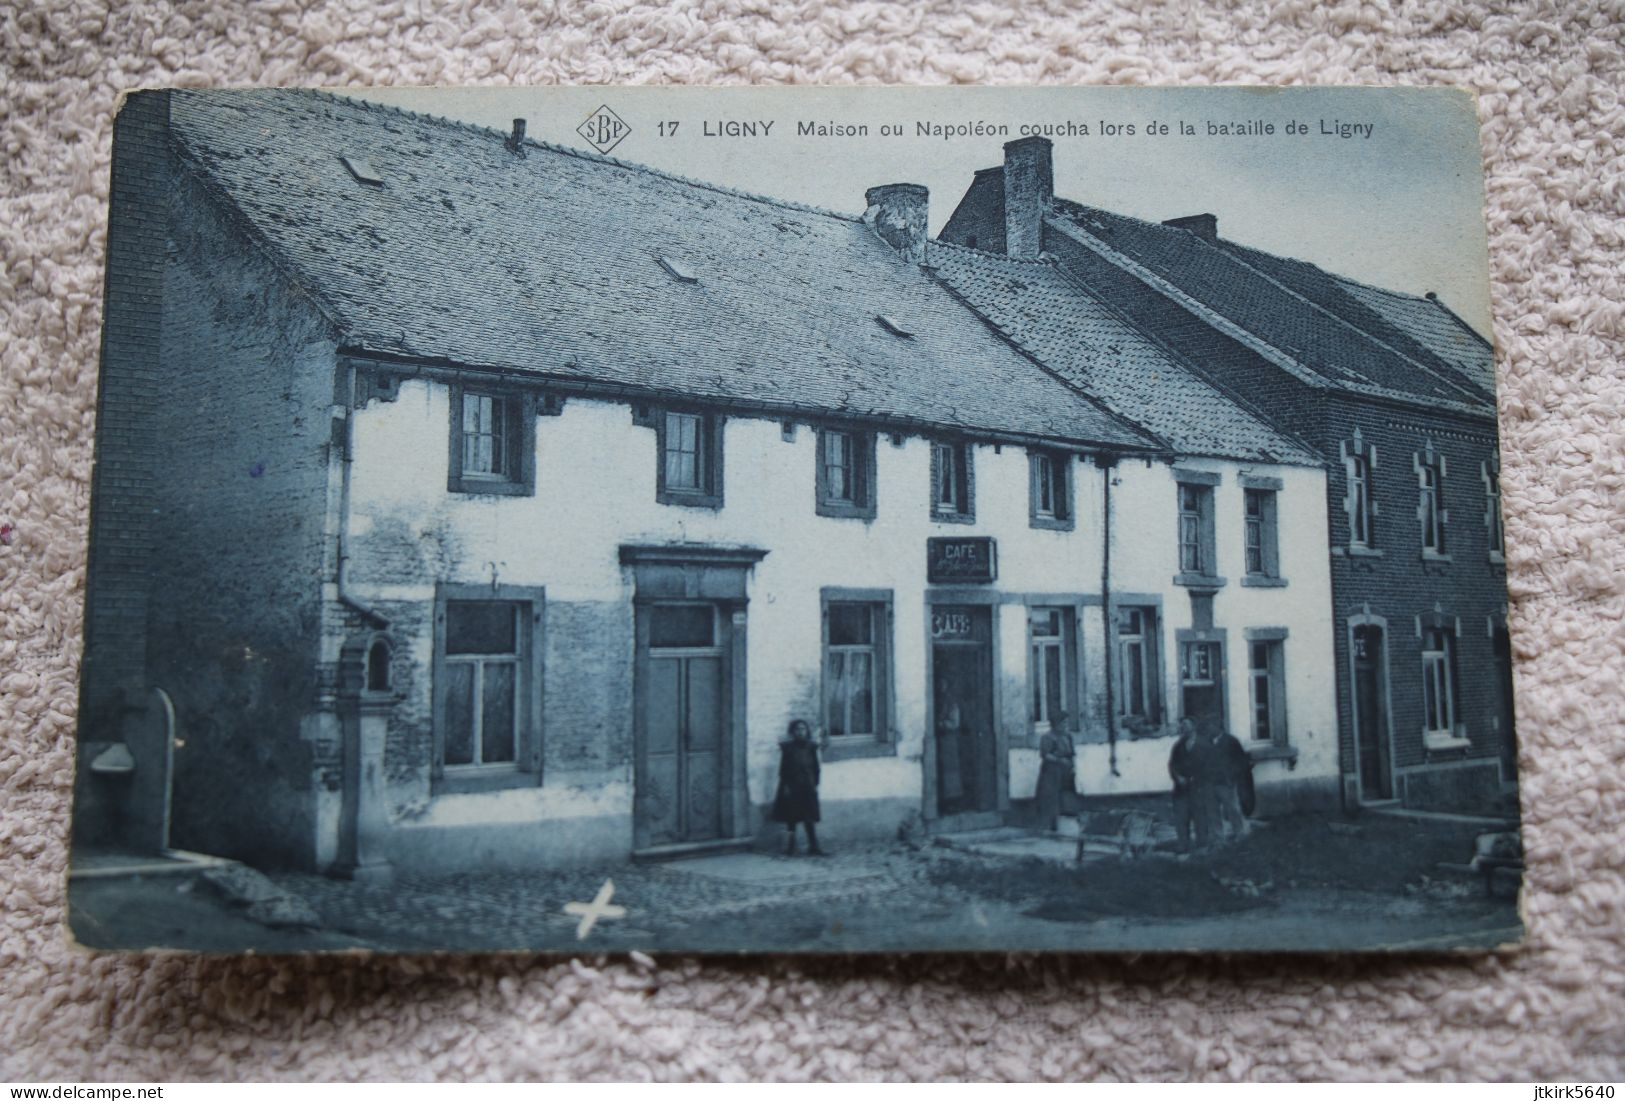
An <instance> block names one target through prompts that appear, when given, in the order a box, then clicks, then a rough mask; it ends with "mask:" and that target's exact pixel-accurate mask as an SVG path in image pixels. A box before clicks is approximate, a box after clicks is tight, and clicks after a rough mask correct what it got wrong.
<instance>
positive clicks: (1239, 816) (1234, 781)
mask: <svg viewBox="0 0 1625 1101" xmlns="http://www.w3.org/2000/svg"><path fill="white" fill-rule="evenodd" d="M1214 734H1215V736H1214V741H1213V744H1214V748H1215V749H1216V750H1217V751H1218V755H1219V760H1220V761H1221V762H1222V763H1223V766H1224V771H1223V779H1222V780H1220V782H1219V784H1218V786H1217V788H1216V794H1217V799H1216V800H1215V802H1216V803H1217V804H1218V809H1219V820H1220V822H1221V823H1222V824H1223V828H1224V832H1225V834H1226V836H1228V837H1229V838H1230V839H1231V840H1239V839H1241V838H1243V837H1246V836H1247V816H1248V815H1249V814H1251V813H1252V812H1253V806H1254V802H1255V795H1254V792H1253V759H1252V757H1251V756H1249V755H1248V753H1247V749H1246V747H1245V746H1243V745H1242V744H1241V739H1239V738H1237V737H1236V736H1235V735H1234V734H1227V733H1225V732H1224V731H1222V730H1219V729H1218V728H1217V727H1215V728H1214Z"/></svg>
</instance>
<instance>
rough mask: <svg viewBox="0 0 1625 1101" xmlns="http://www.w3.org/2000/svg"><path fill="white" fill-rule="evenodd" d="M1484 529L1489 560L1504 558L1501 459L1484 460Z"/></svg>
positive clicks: (1501, 560) (1496, 560) (1494, 457)
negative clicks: (1488, 549) (1487, 538)
mask: <svg viewBox="0 0 1625 1101" xmlns="http://www.w3.org/2000/svg"><path fill="white" fill-rule="evenodd" d="M1483 477H1484V529H1485V531H1486V532H1487V533H1488V535H1489V543H1490V561H1492V562H1503V561H1505V560H1506V532H1505V529H1504V528H1502V526H1501V460H1500V459H1499V458H1497V457H1496V456H1494V455H1491V456H1490V457H1489V458H1488V459H1485V460H1484V467H1483Z"/></svg>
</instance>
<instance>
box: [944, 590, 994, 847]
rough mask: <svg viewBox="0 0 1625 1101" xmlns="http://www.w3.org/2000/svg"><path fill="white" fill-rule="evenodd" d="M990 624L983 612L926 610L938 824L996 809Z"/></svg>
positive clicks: (964, 608) (968, 608)
mask: <svg viewBox="0 0 1625 1101" xmlns="http://www.w3.org/2000/svg"><path fill="white" fill-rule="evenodd" d="M991 619H992V616H991V611H990V610H989V609H988V608H979V607H975V606H959V605H954V606H947V605H944V606H939V607H935V608H932V609H931V691H932V699H933V701H934V711H933V714H934V718H935V724H936V761H937V813H938V815H939V816H941V817H943V818H948V817H952V816H958V815H980V814H993V815H996V814H997V812H998V809H999V767H998V765H999V760H998V739H997V736H996V734H995V731H994V729H993V648H992V631H991Z"/></svg>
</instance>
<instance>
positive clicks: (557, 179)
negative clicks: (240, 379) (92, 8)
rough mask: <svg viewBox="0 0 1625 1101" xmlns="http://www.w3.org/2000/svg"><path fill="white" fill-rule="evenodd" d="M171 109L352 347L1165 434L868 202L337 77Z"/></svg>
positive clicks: (1105, 435)
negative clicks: (992, 322)
mask: <svg viewBox="0 0 1625 1101" xmlns="http://www.w3.org/2000/svg"><path fill="white" fill-rule="evenodd" d="M171 104H172V105H171V131H172V133H173V135H174V137H175V138H176V140H177V142H178V145H179V148H180V150H181V152H182V155H183V156H184V157H185V159H186V160H187V161H188V162H189V163H190V164H191V165H192V166H193V168H194V170H196V171H198V172H200V173H202V174H203V175H204V176H205V177H206V178H207V179H208V180H210V181H212V182H213V184H215V185H217V190H218V191H219V193H220V194H221V195H222V196H223V197H224V198H225V200H226V201H227V202H229V203H230V204H232V205H233V206H235V207H236V208H237V209H238V210H239V211H240V212H241V213H242V215H244V216H245V217H246V219H247V220H248V222H249V223H250V227H251V232H252V233H253V234H254V235H255V236H256V237H258V238H259V240H260V242H261V243H262V244H263V246H264V247H266V248H267V249H268V250H269V251H270V252H271V254H272V255H273V256H274V257H275V258H277V259H278V260H279V262H281V263H282V264H283V265H284V266H285V267H286V268H287V270H288V271H289V272H290V274H291V276H292V277H293V278H294V279H296V280H297V281H298V282H299V283H300V284H301V285H302V286H303V287H304V288H305V289H306V290H307V291H309V292H310V293H311V294H312V295H313V297H314V298H315V299H316V300H317V301H318V302H320V303H321V304H322V308H323V309H324V310H326V311H327V313H328V314H329V316H330V317H331V318H332V319H333V321H334V322H335V325H336V326H337V328H338V329H339V330H340V331H341V334H342V335H341V344H342V345H343V346H346V347H350V348H353V349H355V350H358V351H370V352H375V353H380V354H387V355H394V356H402V357H408V358H412V359H423V360H442V361H450V362H452V363H455V364H459V365H466V366H471V367H482V368H498V369H505V370H514V371H523V372H535V373H537V374H540V375H542V376H546V377H548V378H551V379H554V380H559V381H561V382H564V383H571V382H578V383H582V384H589V385H592V386H595V387H600V388H602V387H608V388H612V389H614V390H615V391H616V392H619V393H630V394H640V393H644V394H651V395H670V394H682V395H693V396H697V397H701V398H706V399H713V400H716V401H719V402H721V403H724V404H728V403H735V404H738V405H744V406H748V407H751V408H766V409H773V410H780V411H788V410H798V411H801V410H805V411H810V412H814V413H818V412H834V413H840V414H846V415H849V416H854V417H861V418H872V419H874V420H876V421H882V422H886V423H892V424H897V425H899V426H903V425H915V426H920V427H929V426H948V427H954V428H960V429H963V430H966V431H969V432H975V431H977V430H982V431H986V432H989V433H994V434H1010V435H1015V436H1018V437H1025V438H1034V437H1037V438H1046V439H1051V440H1060V441H1067V442H1071V443H1076V444H1105V445H1113V446H1120V447H1127V448H1143V449H1159V450H1160V445H1159V444H1158V443H1157V441H1155V440H1152V439H1149V438H1148V437H1146V436H1145V435H1144V434H1143V433H1141V432H1139V431H1138V430H1136V429H1135V428H1134V427H1133V426H1131V425H1129V424H1126V423H1125V422H1123V421H1121V420H1119V419H1118V418H1116V417H1114V416H1112V415H1111V414H1110V413H1108V412H1106V411H1105V410H1104V409H1102V408H1100V407H1099V406H1098V405H1096V404H1094V403H1092V402H1090V401H1088V400H1086V399H1084V398H1082V397H1080V396H1078V395H1077V394H1076V393H1074V392H1073V391H1071V390H1070V389H1069V388H1067V387H1066V386H1065V385H1064V384H1063V383H1061V382H1059V381H1058V380H1056V379H1054V378H1052V377H1051V376H1049V375H1048V374H1046V373H1045V372H1043V371H1042V370H1040V369H1039V368H1038V367H1036V366H1035V365H1033V364H1032V363H1031V362H1030V361H1028V360H1027V359H1026V358H1024V357H1023V356H1021V355H1020V354H1018V353H1017V352H1016V351H1014V350H1013V349H1012V348H1010V347H1009V346H1008V344H1006V343H1005V342H1004V341H1003V340H1001V339H1000V338H999V337H998V336H997V335H996V334H994V333H993V332H992V331H991V330H989V329H988V327H987V326H986V325H984V324H983V323H982V322H981V321H980V320H979V319H977V318H976V317H974V316H973V315H972V314H971V313H970V312H969V311H967V310H965V309H964V308H963V307H962V306H961V305H960V304H959V303H957V302H956V301H955V300H954V299H953V297H952V296H951V295H949V294H947V293H946V292H945V291H944V290H943V289H942V288H941V287H940V286H938V285H937V284H936V283H935V282H934V281H933V280H932V279H931V278H930V277H929V275H927V274H926V273H924V272H921V271H920V270H919V269H918V267H917V266H914V265H910V264H908V263H906V262H905V261H904V260H903V259H902V258H901V257H900V256H899V255H898V254H897V253H896V252H895V251H894V250H893V249H892V248H891V247H890V246H889V245H887V244H886V243H885V242H883V241H881V240H880V239H879V238H878V237H877V236H876V235H875V234H874V233H873V232H872V231H871V230H870V228H869V227H868V226H866V225H864V224H863V222H862V221H861V220H860V219H858V218H855V217H852V216H848V215H840V214H836V213H833V212H830V211H823V210H816V209H812V208H809V207H802V206H796V205H793V204H789V203H783V202H776V201H773V200H769V199H765V198H762V197H759V196H752V195H746V194H743V193H739V192H733V191H729V190H726V189H722V188H718V187H714V186H711V185H706V184H701V183H697V182H695V181H691V180H684V179H681V178H678V177H675V176H670V175H666V174H663V173H660V172H657V171H654V170H651V169H648V168H643V167H640V166H636V165H632V164H627V163H624V162H620V161H616V160H613V159H610V158H606V157H599V156H594V155H591V154H587V153H582V152H579V151H575V150H570V149H565V148H562V147H557V146H549V145H544V144H538V143H535V142H526V143H525V145H524V156H520V155H518V154H516V153H514V152H512V151H510V150H509V149H508V148H506V147H505V144H504V139H505V138H506V136H507V135H505V134H503V133H501V132H498V131H493V130H488V129H485V128H481V127H475V126H470V125H466V124H462V123H456V122H451V121H448V120H445V119H437V118H432V117H429V116H425V115H419V114H415V113H412V112H409V111H403V110H400V109H397V108H392V107H382V106H378V105H374V104H369V103H365V102H362V101H357V100H350V99H345V98H342V97H339V96H335V95H331V94H327V93H320V92H312V91H301V90H271V89H267V90H253V91H231V92H225V91H176V92H174V93H173V94H172V101H171ZM345 158H348V159H349V161H350V163H351V164H354V163H356V162H357V161H358V160H359V161H363V162H365V163H366V165H367V166H368V167H369V168H370V170H371V171H372V172H374V173H375V174H376V175H377V176H379V177H380V178H381V179H382V181H383V182H382V184H381V185H377V184H369V183H365V182H362V181H361V180H360V179H358V178H357V176H356V175H353V174H352V171H351V169H350V168H349V167H347V165H346V163H345ZM662 257H664V258H667V259H668V260H670V261H672V262H673V264H674V266H675V267H674V268H668V267H667V266H665V265H663V264H662V263H661V258H662ZM674 270H676V271H679V272H682V273H684V274H687V275H691V276H693V277H694V279H695V280H696V281H694V282H687V281H684V280H683V279H682V278H680V277H678V276H677V275H674ZM877 315H885V316H887V317H889V318H892V319H894V320H895V321H896V322H897V323H898V324H900V325H901V326H903V327H904V328H905V329H906V330H907V332H908V333H909V334H911V335H909V336H906V337H905V336H900V335H897V334H896V333H893V332H890V331H888V330H887V329H886V328H884V327H882V325H881V324H880V323H879V322H878V321H877Z"/></svg>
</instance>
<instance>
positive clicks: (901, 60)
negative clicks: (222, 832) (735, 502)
mask: <svg viewBox="0 0 1625 1101" xmlns="http://www.w3.org/2000/svg"><path fill="white" fill-rule="evenodd" d="M1622 40H1625V6H1622V5H1621V4H1620V3H1618V2H1617V0H1615V2H1613V3H1595V2H1586V3H1528V4H1519V5H1513V6H1508V7H1505V8H1502V9H1500V10H1497V11H1495V12H1483V11H1480V10H1477V9H1476V8H1475V7H1474V6H1472V5H1468V4H1464V3H1460V2H1459V0H1438V2H1433V3H1427V4H1403V5H1395V4H1390V3H1387V2H1383V0H1377V2H1359V0H1327V2H1319V0H1289V2H1285V3H1280V4H1276V5H1274V6H1269V5H1266V4H1262V3H1253V4H1215V5H1212V6H1211V7H1209V6H1203V5H1198V4H1194V3H1175V4H1169V5H1155V4H1147V5H1146V6H1145V8H1144V10H1139V9H1137V8H1136V7H1134V6H1132V5H1124V6H1122V7H1114V6H1110V5H1106V4H1097V5H1093V6H1087V7H1082V6H1080V7H1076V8H1074V7H1073V6H1071V5H1068V4H1064V3H1059V2H1056V3H1051V4H1038V3H1034V4H1018V3H1011V4H1008V5H1006V4H996V3H974V4H954V3H949V2H944V0H936V2H921V3H898V4H885V3H862V2H859V3H852V4H846V5H840V4H822V3H819V2H818V0H716V2H701V3H679V4H673V5H671V6H670V7H663V6H662V5H659V4H654V3H631V2H621V0H616V2H595V3H585V4H577V5H571V4H566V3H557V2H544V3H539V4H536V5H535V6H534V7H529V6H525V5H521V4H517V3H512V2H492V3H480V2H475V0H464V2H462V3H453V4H447V5H445V6H444V7H442V8H440V9H439V10H433V9H432V8H431V5H428V4H425V3H422V2H420V0H407V2H400V0H386V2H378V3H366V4H363V3H356V4H332V5H323V4H321V3H319V2H317V0H310V2H309V3H308V4H301V3H300V2H299V0H271V2H267V3H263V4H257V5H252V6H248V5H241V4H231V3H223V2H220V0H190V2H184V3H175V4H157V3H150V2H138V3H134V4H129V5H118V4H109V3H107V2H106V0H27V2H24V3H16V4H6V5H0V78H3V85H0V87H3V93H0V94H3V96H4V109H3V118H0V140H3V143H4V144H3V148H0V174H3V180H4V184H3V187H0V203H3V204H4V205H3V214H0V253H3V256H4V264H5V273H6V279H5V280H4V281H3V284H0V307H3V309H0V319H3V326H4V331H3V332H0V394H3V397H4V401H3V404H0V409H3V414H0V523H10V524H12V525H14V527H15V531H14V533H13V535H12V540H11V542H10V544H9V545H4V546H0V739H3V748H0V791H3V796H0V800H3V801H0V895H3V902H0V1079H9V1080H18V1079H22V1080H29V1079H42V1080H43V1079H46V1078H50V1079H52V1080H56V1081H64V1080H92V1079H94V1080H101V1081H107V1080H132V1079H154V1078H166V1079H177V1078H178V1079H194V1078H220V1077H224V1078H233V1079H238V1078H247V1079H261V1078H323V1079H325V1078H359V1077H388V1078H408V1079H419V1078H438V1077H456V1076H468V1077H475V1078H542V1077H548V1078H553V1077H589V1078H612V1077H631V1078H696V1077H704V1078H724V1079H729V1078H746V1077H749V1078H757V1077H761V1078H834V1077H892V1078H927V1077H954V1078H959V1077H964V1078H1024V1077H1041V1078H1059V1079H1083V1078H1093V1077H1106V1078H1123V1077H1134V1078H1150V1077H1158V1078H1204V1077H1216V1078H1242V1077H1254V1078H1262V1079H1287V1078H1295V1077H1334V1078H1347V1077H1368V1076H1374V1077H1381V1078H1390V1077H1427V1078H1446V1077H1448V1078H1457V1077H1507V1076H1524V1077H1533V1078H1536V1079H1543V1080H1547V1081H1563V1080H1569V1081H1573V1080H1590V1081H1595V1080H1599V1079H1606V1078H1613V1079H1619V1078H1620V1077H1622V1076H1625V967H1622V964H1625V874H1622V865H1625V858H1622V851H1625V846H1622V840H1625V775H1622V771H1625V770H1622V765H1625V689H1622V687H1621V674H1622V672H1625V669H1622V665H1625V661H1622V652H1625V582H1622V578H1625V428H1622V427H1621V420H1620V417H1619V414H1618V409H1619V406H1620V405H1621V403H1622V402H1625V369H1622V367H1621V363H1620V359H1619V356H1620V352H1621V345H1622V337H1625V306H1622V302H1625V279H1622V277H1621V265H1622V259H1625V257H1622V248H1621V245H1622V232H1625V219H1622V217H1621V214H1622V212H1625V183H1622V180H1621V173H1620V169H1621V143H1622V137H1621V135H1622V134H1625V110H1622V109H1621V105H1620V90H1621V88H1622V87H1625V50H1622ZM487 81H494V82H515V83H519V82H529V83H543V82H554V81H568V82H600V81H639V82H643V81H682V82H729V83H732V82H744V81H755V82H795V83H802V82H830V83H847V82H854V81H865V82H918V83H933V84H935V83H946V82H968V81H987V82H1077V83H1082V82H1117V83H1149V82H1157V83H1186V82H1190V83H1209V82H1218V81H1227V82H1255V83H1256V82H1286V83H1291V82H1306V81H1312V82H1327V83H1340V82H1341V83H1349V82H1368V83H1376V84H1387V83H1398V82H1406V83H1451V84H1460V85H1465V86H1468V87H1471V88H1474V89H1476V90H1477V91H1478V93H1479V94H1480V95H1481V96H1482V100H1481V113H1482V117H1483V120H1484V152H1485V156H1486V158H1487V164H1488V171H1489V221H1490V230H1491V238H1490V239H1491V247H1492V252H1493V257H1492V264H1493V274H1494V286H1495V310H1496V336H1497V339H1498V341H1499V344H1500V352H1499V355H1498V360H1497V365H1498V368H1499V370H1500V372H1501V373H1500V382H1501V409H1502V417H1503V429H1502V430H1503V433H1504V436H1503V441H1504V447H1505V456H1506V459H1505V474H1504V483H1503V484H1504V486H1505V494H1506V508H1507V513H1508V515H1507V530H1508V536H1509V541H1510V543H1511V546H1512V551H1511V555H1510V558H1511V566H1510V570H1509V572H1510V576H1511V582H1512V593H1513V598H1514V604H1513V613H1512V623H1513V631H1514V637H1515V640H1516V645H1517V655H1518V666H1517V678H1518V689H1519V693H1520V696H1519V703H1518V714H1519V723H1520V733H1521V735H1522V738H1523V753H1524V757H1523V770H1524V771H1523V776H1524V786H1523V799H1524V813H1525V816H1526V817H1525V820H1526V822H1527V829H1528V843H1529V854H1530V858H1531V861H1532V864H1531V869H1530V875H1529V891H1528V900H1527V912H1528V917H1529V922H1530V939H1529V944H1528V948H1527V950H1526V951H1524V952H1523V953H1521V954H1519V955H1516V956H1511V957H1503V958H1494V959H1479V960H1452V959H1440V958H1403V959H1391V960H1341V959H1314V958H1310V959H1296V960H1263V959H1255V960H1231V961H1223V960H1213V959H1203V960H1178V959H1155V960H1115V959H1094V958H1086V957H1077V958H1033V957H1030V956H1025V957H1014V958H1010V959H1005V958H974V959H937V958H909V959H895V960H890V961H872V960H840V959H837V960H823V961H817V960H815V961H808V962H795V961H789V962H787V961H774V960H747V961H694V960H677V959H669V960H666V959H663V960H660V961H659V962H658V964H657V966H654V967H652V968H646V967H639V966H637V965H635V964H630V963H622V962H605V961H595V960H586V961H581V962H571V963H543V962H535V961H532V960H527V959H524V958H478V959H470V960H432V959H385V960H378V961H371V962H367V961H352V960H343V959H323V960H309V961H300V960H291V961H268V960H255V959H244V960H235V961H196V960H190V959H184V958H165V959H146V960H140V959H135V960H120V959H94V960H93V959H87V958H83V957H80V956H77V955H75V954H73V953H71V952H70V951H69V950H68V949H67V948H66V947H65V944H64V939H63V934H62V931H61V928H62V916H63V915H62V901H63V894H64V886H63V875H64V870H65V861H66V839H67V832H68V812H69V791H70V786H71V784H70V781H71V776H72V756H71V755H72V748H73V741H72V737H73V723H74V708H75V693H74V677H75V670H76V665H77V660H78V651H79V617H80V599H81V595H82V589H83V580H84V572H83V571H84V561H85V552H84V541H85V517H86V504H87V486H88V484H89V475H90V459H91V433H92V428H93V420H94V396H95V364H96V354H97V340H98V327H99V324H100V304H101V277H102V254H103V245H104V240H105V235H104V226H105V204H106V200H107V165H108V145H109V138H110V133H111V122H112V113H113V107H114V98H115V95H116V93H117V92H118V91H119V90H120V89H122V88H127V87H133V86H137V85H142V84H147V85H159V84H187V85H200V84H221V85H226V84H244V83H260V84H287V83H299V84H322V85H344V84H364V83H418V84H427V83H448V84H449V83H470V82H487Z"/></svg>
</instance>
